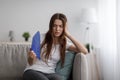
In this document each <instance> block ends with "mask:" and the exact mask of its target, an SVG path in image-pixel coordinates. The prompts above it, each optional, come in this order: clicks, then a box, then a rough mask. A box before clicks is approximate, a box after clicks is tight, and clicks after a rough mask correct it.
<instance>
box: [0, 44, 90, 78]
mask: <svg viewBox="0 0 120 80" xmlns="http://www.w3.org/2000/svg"><path fill="white" fill-rule="evenodd" d="M29 49H30V43H29V42H21V43H20V42H19V43H17V42H1V43H0V80H22V74H23V71H24V69H25V67H26V63H27V52H28V51H29ZM69 53H72V52H69ZM66 59H67V58H66ZM71 59H72V58H71ZM58 69H59V68H58ZM87 70H88V68H87V60H86V56H85V55H84V54H81V53H77V54H76V55H74V59H73V62H72V68H71V71H70V75H69V79H68V80H88V71H87ZM58 71H59V70H58Z"/></svg>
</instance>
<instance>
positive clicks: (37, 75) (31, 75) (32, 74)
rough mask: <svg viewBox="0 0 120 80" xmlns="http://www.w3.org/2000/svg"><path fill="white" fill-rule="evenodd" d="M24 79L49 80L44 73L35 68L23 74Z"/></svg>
mask: <svg viewBox="0 0 120 80" xmlns="http://www.w3.org/2000/svg"><path fill="white" fill-rule="evenodd" d="M23 80H49V79H48V78H47V77H46V76H45V75H44V74H43V73H41V72H38V71H35V70H27V71H25V72H24V74H23Z"/></svg>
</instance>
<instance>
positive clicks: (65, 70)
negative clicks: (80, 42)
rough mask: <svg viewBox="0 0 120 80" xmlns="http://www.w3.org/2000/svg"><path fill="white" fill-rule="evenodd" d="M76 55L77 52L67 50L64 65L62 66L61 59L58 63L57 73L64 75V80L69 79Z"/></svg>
mask: <svg viewBox="0 0 120 80" xmlns="http://www.w3.org/2000/svg"><path fill="white" fill-rule="evenodd" d="M74 57H75V52H72V51H67V52H66V55H65V62H64V65H63V67H62V66H61V61H59V62H58V63H57V66H56V73H58V74H60V75H61V76H62V80H68V79H69V77H70V74H71V71H72V66H73V61H74Z"/></svg>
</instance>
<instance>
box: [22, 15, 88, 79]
mask: <svg viewBox="0 0 120 80" xmlns="http://www.w3.org/2000/svg"><path fill="white" fill-rule="evenodd" d="M66 23H67V18H66V16H65V15H64V14H62V13H56V14H54V15H53V16H52V17H51V20H50V23H49V30H48V32H47V33H46V34H45V38H44V39H43V40H42V43H41V56H40V57H41V59H40V60H39V59H37V58H36V55H35V53H34V52H33V51H30V52H29V53H28V63H29V65H28V66H27V68H26V69H25V72H24V74H23V79H24V80H61V77H60V75H58V74H56V73H55V68H56V64H57V62H58V61H59V60H61V61H62V65H63V64H64V59H65V51H66V49H67V50H71V51H75V52H82V53H84V54H86V53H88V52H87V49H86V48H85V47H84V46H83V45H82V44H80V43H79V42H78V41H76V39H74V38H73V37H72V36H71V35H70V33H69V32H68V30H67V24H66ZM66 38H68V39H70V40H71V41H72V43H73V44H74V45H71V44H70V43H69V42H68V41H67V39H66Z"/></svg>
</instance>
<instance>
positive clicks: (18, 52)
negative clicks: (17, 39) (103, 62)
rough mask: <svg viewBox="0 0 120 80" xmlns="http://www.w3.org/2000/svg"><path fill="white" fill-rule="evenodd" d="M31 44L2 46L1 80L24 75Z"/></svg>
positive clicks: (0, 60) (0, 57)
mask: <svg viewBox="0 0 120 80" xmlns="http://www.w3.org/2000/svg"><path fill="white" fill-rule="evenodd" d="M29 48H30V45H29V44H0V80H2V79H4V78H16V77H20V76H22V74H23V70H24V68H25V66H26V63H27V60H26V59H27V58H26V57H27V52H28V50H29Z"/></svg>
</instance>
